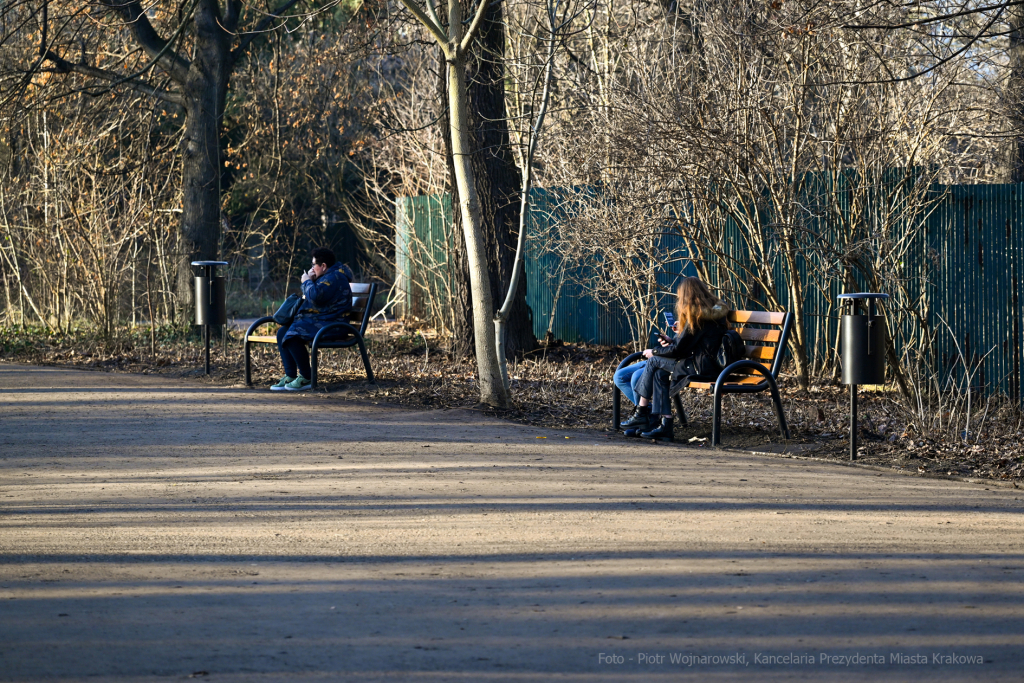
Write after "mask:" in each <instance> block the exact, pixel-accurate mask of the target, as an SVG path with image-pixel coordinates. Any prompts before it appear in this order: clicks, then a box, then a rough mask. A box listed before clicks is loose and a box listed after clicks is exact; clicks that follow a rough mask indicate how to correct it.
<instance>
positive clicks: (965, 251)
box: [396, 171, 1024, 399]
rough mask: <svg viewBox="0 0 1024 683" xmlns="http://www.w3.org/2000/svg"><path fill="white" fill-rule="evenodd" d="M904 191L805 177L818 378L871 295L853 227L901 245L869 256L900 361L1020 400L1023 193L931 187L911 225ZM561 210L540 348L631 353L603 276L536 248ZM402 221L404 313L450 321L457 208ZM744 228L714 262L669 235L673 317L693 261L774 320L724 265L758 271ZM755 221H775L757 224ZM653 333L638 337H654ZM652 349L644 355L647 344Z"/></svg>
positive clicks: (810, 336) (665, 256) (541, 299)
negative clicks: (923, 353)
mask: <svg viewBox="0 0 1024 683" xmlns="http://www.w3.org/2000/svg"><path fill="white" fill-rule="evenodd" d="M911 173H912V172H911ZM907 177H908V174H907V173H904V172H902V171H893V172H887V174H886V176H885V177H884V178H883V180H882V181H881V182H879V183H878V185H877V189H871V190H870V191H863V188H861V194H859V195H855V194H854V189H853V185H854V183H855V178H854V177H853V176H852V175H850V176H842V175H840V176H838V177H834V178H831V179H828V178H822V177H821V176H808V178H807V180H806V182H805V183H804V186H803V188H802V193H801V196H800V202H801V205H802V206H803V207H804V215H803V218H802V220H803V225H804V230H803V232H802V233H801V237H800V239H801V240H803V242H802V243H801V245H800V247H799V250H798V251H799V256H798V258H797V270H798V274H799V277H800V281H801V282H802V283H803V286H804V291H805V296H804V307H803V310H804V313H805V315H806V320H807V324H806V325H805V327H806V334H807V347H808V348H807V351H808V355H809V357H810V360H811V361H812V364H815V363H816V364H817V365H818V366H819V367H830V366H831V365H832V364H833V363H834V362H835V359H836V351H837V349H836V342H837V335H838V326H839V316H840V313H841V312H840V310H839V308H838V306H837V299H836V297H837V296H838V295H839V294H841V293H843V292H844V291H851V290H860V289H864V288H870V285H869V284H868V283H867V281H866V278H865V275H864V274H865V273H869V274H870V273H872V272H873V271H872V269H871V268H870V267H865V268H861V269H859V270H858V269H856V268H851V267H849V265H848V264H847V263H846V262H844V261H843V260H842V258H841V256H842V255H843V254H844V253H845V254H847V255H848V254H850V253H854V254H856V253H857V252H856V249H855V247H856V245H853V246H852V247H851V245H850V244H848V243H846V242H844V241H843V240H844V239H846V240H849V239H852V238H849V237H844V235H847V234H848V233H847V232H844V231H848V230H849V225H843V223H844V222H848V223H850V224H853V223H855V224H856V225H857V226H859V227H858V230H860V231H861V232H859V233H857V234H862V235H869V234H877V233H878V232H879V231H884V232H885V233H886V234H887V235H896V236H897V237H896V238H893V239H892V240H890V242H891V243H888V242H885V243H882V244H883V248H884V249H889V250H890V251H889V252H887V253H882V254H879V253H877V252H878V250H877V249H876V252H875V253H874V254H873V255H872V254H869V253H868V252H867V251H865V253H864V255H861V256H859V258H861V259H862V260H870V258H875V259H880V260H886V259H888V260H887V261H886V263H887V266H886V269H885V272H886V273H887V274H886V276H885V278H883V280H884V281H881V282H879V283H878V286H877V289H880V290H882V291H886V290H892V291H889V293H890V294H893V295H894V302H893V305H892V306H890V310H889V311H888V312H889V319H890V328H891V332H892V336H893V339H894V342H895V345H896V347H897V352H898V353H899V352H900V350H901V349H903V348H908V347H910V346H911V345H916V347H918V348H927V349H928V350H929V351H930V357H929V360H928V362H929V363H930V364H931V367H932V369H933V370H934V371H935V372H936V373H937V375H938V376H939V377H944V378H947V379H948V378H949V377H950V376H951V374H955V373H962V372H963V363H964V361H965V360H966V362H967V364H968V366H969V367H971V368H976V370H975V374H974V380H973V384H974V385H975V386H977V387H979V388H980V387H984V388H986V389H987V390H989V391H1001V392H1004V393H1006V394H1008V395H1010V396H1012V397H1014V398H1016V399H1020V397H1021V389H1022V386H1021V382H1022V378H1021V373H1020V365H1021V355H1022V349H1021V318H1022V314H1024V311H1022V309H1021V303H1020V297H1019V287H1020V277H1021V273H1022V270H1024V230H1022V221H1024V207H1022V195H1024V184H1017V185H966V186H963V185H961V186H947V185H930V186H928V187H927V192H926V193H925V194H926V196H927V197H926V198H927V201H926V202H925V203H924V204H923V208H921V207H918V209H917V212H916V213H914V212H907V213H905V214H904V213H901V211H902V209H903V207H901V206H900V201H904V200H901V199H900V197H901V195H900V191H901V190H900V188H901V187H902V186H901V185H900V182H905V181H906V178H907ZM894 188H896V189H895V190H894ZM553 197H554V193H553V191H551V190H545V189H537V190H534V191H533V194H532V195H531V207H532V209H531V220H530V221H528V226H529V227H528V231H529V232H528V240H527V245H528V249H527V260H526V272H525V275H526V281H527V303H528V304H529V306H530V308H531V309H532V312H533V321H534V333H535V334H536V335H537V337H538V338H543V337H544V336H545V334H546V333H547V331H548V329H549V327H550V330H551V332H552V334H553V335H554V336H555V337H556V338H560V339H563V340H565V341H569V342H588V343H594V344H606V345H624V344H629V343H631V342H634V339H633V337H634V336H635V335H636V334H637V332H636V331H635V330H631V328H630V325H629V323H628V319H627V315H626V314H625V312H624V311H623V310H622V308H621V306H619V305H618V304H616V303H615V302H607V301H599V300H598V299H597V298H595V297H594V296H593V295H592V293H591V292H590V291H588V289H587V287H586V286H585V284H584V283H586V281H587V280H588V273H589V271H588V269H590V270H593V269H594V268H595V267H596V264H593V263H567V262H566V261H565V260H564V259H562V258H560V257H559V256H558V250H554V249H545V248H543V246H544V245H542V244H539V243H538V242H539V241H538V239H536V236H537V235H539V234H542V233H545V232H546V228H547V227H549V226H550V225H551V224H552V223H554V222H557V221H559V220H561V217H560V212H561V211H564V207H560V206H559V205H558V202H556V201H555V200H554V198H553ZM829 203H831V206H827V205H829ZM396 214H397V216H396V218H397V220H396V225H397V227H398V235H397V239H396V244H397V245H398V249H397V253H396V263H397V266H398V268H397V270H398V271H399V272H397V273H396V279H397V281H398V282H399V286H400V291H402V292H403V293H404V294H405V297H404V301H405V305H404V310H405V311H406V312H410V313H414V314H416V315H420V316H429V315H430V311H431V310H436V311H438V312H440V311H443V310H445V305H444V303H445V302H444V300H445V293H446V291H447V287H448V282H449V280H448V277H449V275H448V271H447V268H446V265H447V263H448V259H447V253H448V251H449V249H450V245H451V243H452V242H451V240H452V237H453V236H452V234H451V200H450V198H449V197H447V196H441V197H404V198H400V199H399V200H398V201H397V202H396ZM736 218H737V217H736V216H735V215H733V216H730V215H726V214H723V218H722V221H721V229H720V232H719V233H717V234H718V235H719V239H720V244H718V245H717V246H718V248H719V251H718V254H717V255H716V256H714V257H707V255H706V254H707V252H706V251H704V250H702V245H700V244H697V243H695V242H694V241H693V239H694V234H693V232H692V231H691V230H689V229H688V228H687V226H685V225H684V224H683V223H682V222H681V221H679V222H675V223H671V222H670V223H669V224H668V225H667V226H666V228H665V229H664V230H662V234H661V236H660V242H659V244H660V248H659V249H657V250H656V251H657V254H656V256H655V258H658V259H660V260H661V261H660V262H659V263H658V264H657V265H658V271H657V276H656V280H657V284H658V286H659V287H660V288H661V289H662V290H663V298H662V305H663V306H664V307H669V306H671V300H672V297H671V291H672V290H673V289H674V286H675V283H676V281H677V280H678V278H679V277H680V276H683V275H696V274H697V269H696V268H695V267H694V263H692V262H691V261H690V258H691V256H692V258H697V256H698V255H699V254H704V255H705V258H706V260H705V261H704V264H705V265H706V266H707V270H708V271H709V272H710V273H711V276H710V278H709V279H711V280H712V284H713V285H715V286H716V287H718V288H720V289H721V290H722V291H724V292H729V293H734V294H735V296H734V297H733V299H732V302H733V304H734V305H736V306H737V307H742V308H752V307H764V306H765V304H764V303H763V302H764V297H763V296H759V295H758V293H757V292H756V291H753V290H751V288H750V286H749V283H745V282H742V281H739V280H738V279H737V277H736V276H734V275H729V273H728V269H726V268H723V267H721V266H722V260H723V259H724V260H735V262H737V263H739V262H744V261H745V262H746V263H748V264H749V263H750V259H751V258H753V257H752V256H751V254H753V253H755V251H754V250H753V248H752V246H751V245H749V244H748V243H747V239H746V237H745V232H744V230H743V229H741V228H740V226H739V223H738V222H737V220H736ZM740 218H741V219H742V218H743V217H740ZM748 218H749V217H748ZM752 220H757V221H762V222H765V221H767V220H768V219H766V218H764V217H759V216H754V217H753V219H752ZM872 231H874V233H872ZM531 237H532V238H533V239H531ZM851 249H852V251H851ZM844 250H845V251H844ZM691 252H692V254H691ZM766 258H768V259H769V260H770V263H767V266H768V267H770V268H772V269H773V270H774V272H775V275H776V278H777V281H778V282H779V283H784V282H785V277H784V274H785V270H784V265H783V262H782V259H781V258H780V257H779V255H778V253H777V252H775V251H773V252H771V253H770V254H769V256H768V257H766ZM847 258H849V257H847ZM716 279H717V280H718V281H715V280H716ZM775 295H776V297H777V299H778V300H779V301H780V302H781V305H783V306H784V307H787V306H788V305H789V303H788V302H789V297H788V294H787V293H786V292H785V288H784V287H780V288H779V291H777V292H775ZM431 301H433V304H431V303H429V302H431ZM759 304H760V305H759ZM432 306H433V309H432V308H431V307H432ZM656 322H657V321H651V323H652V324H654V323H656ZM947 326H948V327H947ZM644 332H646V331H642V332H641V333H640V334H639V336H640V337H646V334H645V333H644ZM643 341H644V343H647V339H646V338H645V339H643Z"/></svg>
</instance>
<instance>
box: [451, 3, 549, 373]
mask: <svg viewBox="0 0 1024 683" xmlns="http://www.w3.org/2000/svg"><path fill="white" fill-rule="evenodd" d="M478 43H479V44H478V46H477V50H478V54H477V55H475V56H474V57H473V58H471V59H473V60H474V63H475V65H476V71H475V73H474V74H473V76H472V77H470V78H469V79H468V80H469V85H468V102H469V113H468V116H469V144H470V149H472V156H471V163H472V166H473V177H474V179H475V182H474V186H475V190H476V194H477V196H478V197H479V200H480V207H481V215H482V220H483V226H484V240H485V251H486V254H487V272H488V275H489V276H490V289H491V293H492V296H493V297H494V298H495V303H499V302H500V301H501V300H502V299H504V294H505V292H506V289H507V287H508V284H509V282H510V280H511V279H512V267H513V265H514V261H515V253H516V242H517V240H518V239H519V208H520V207H519V190H520V188H521V186H522V178H521V177H520V172H519V168H518V167H517V166H516V164H515V159H514V158H513V156H512V148H511V144H510V141H509V132H508V112H507V110H506V107H505V82H504V69H503V66H502V61H503V55H504V53H505V24H504V18H503V15H502V5H501V3H496V4H492V5H490V6H489V7H488V9H487V13H486V15H485V16H484V21H483V23H482V25H481V27H480V36H479V41H478ZM467 58H469V57H467ZM453 191H454V197H453V199H454V201H453V206H454V205H455V204H456V203H457V202H458V199H459V195H458V190H457V188H453ZM456 246H457V248H456V249H455V250H454V254H455V257H456V258H455V263H454V264H453V265H454V273H453V274H454V275H456V276H457V281H456V286H455V294H456V295H455V301H454V302H453V304H454V306H455V308H454V312H455V320H454V327H455V330H454V332H455V337H456V352H457V353H460V354H461V355H465V354H467V353H468V352H469V351H470V349H472V348H474V347H475V340H474V324H473V317H472V311H473V307H472V294H471V292H470V287H469V282H468V277H469V268H468V264H467V261H466V257H467V254H466V251H465V248H464V246H458V245H456ZM518 289H519V291H518V292H517V294H516V299H515V303H514V304H513V306H512V311H511V312H510V314H509V320H508V327H507V333H506V340H505V348H506V354H507V356H508V357H509V358H514V357H516V356H517V355H521V354H522V353H524V352H526V351H531V350H533V349H534V348H536V346H537V340H536V338H535V337H534V334H533V320H532V317H531V313H530V309H529V307H528V306H527V305H526V279H525V278H521V279H520V285H519V288H518ZM496 310H497V309H496V308H494V309H492V310H491V315H492V316H493V314H494V312H495V311H496Z"/></svg>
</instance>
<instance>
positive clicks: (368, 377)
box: [356, 335, 373, 382]
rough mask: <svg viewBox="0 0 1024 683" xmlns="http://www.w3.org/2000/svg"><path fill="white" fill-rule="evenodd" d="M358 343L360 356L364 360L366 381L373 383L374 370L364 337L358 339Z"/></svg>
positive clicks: (360, 336)
mask: <svg viewBox="0 0 1024 683" xmlns="http://www.w3.org/2000/svg"><path fill="white" fill-rule="evenodd" d="M356 342H357V343H358V344H359V355H360V356H362V358H363V367H364V368H366V381H367V382H372V381H373V368H371V367H370V356H369V354H367V353H366V343H365V342H364V341H363V337H362V335H359V336H357V337H356Z"/></svg>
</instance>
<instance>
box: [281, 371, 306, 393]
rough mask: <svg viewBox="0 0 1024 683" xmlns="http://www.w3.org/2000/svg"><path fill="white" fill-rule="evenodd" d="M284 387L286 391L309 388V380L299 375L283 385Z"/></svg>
mask: <svg viewBox="0 0 1024 683" xmlns="http://www.w3.org/2000/svg"><path fill="white" fill-rule="evenodd" d="M284 388H285V389H287V390H288V391H305V390H306V389H309V380H308V379H306V378H305V377H303V376H302V375H299V376H298V377H296V378H295V379H294V380H292V381H291V382H289V383H288V384H285V385H284Z"/></svg>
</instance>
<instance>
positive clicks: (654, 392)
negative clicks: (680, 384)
mask: <svg viewBox="0 0 1024 683" xmlns="http://www.w3.org/2000/svg"><path fill="white" fill-rule="evenodd" d="M675 364H676V361H675V359H674V358H661V357H659V356H655V357H653V358H651V359H650V360H649V361H647V363H646V364H645V366H644V371H643V372H641V373H639V374H640V379H638V380H637V382H636V384H635V385H634V387H635V389H634V390H635V392H636V395H637V396H643V397H644V398H646V399H647V400H649V401H650V402H651V414H652V415H664V416H666V417H672V401H671V400H669V398H670V397H669V390H670V389H671V383H672V370H673V368H674V367H675Z"/></svg>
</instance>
